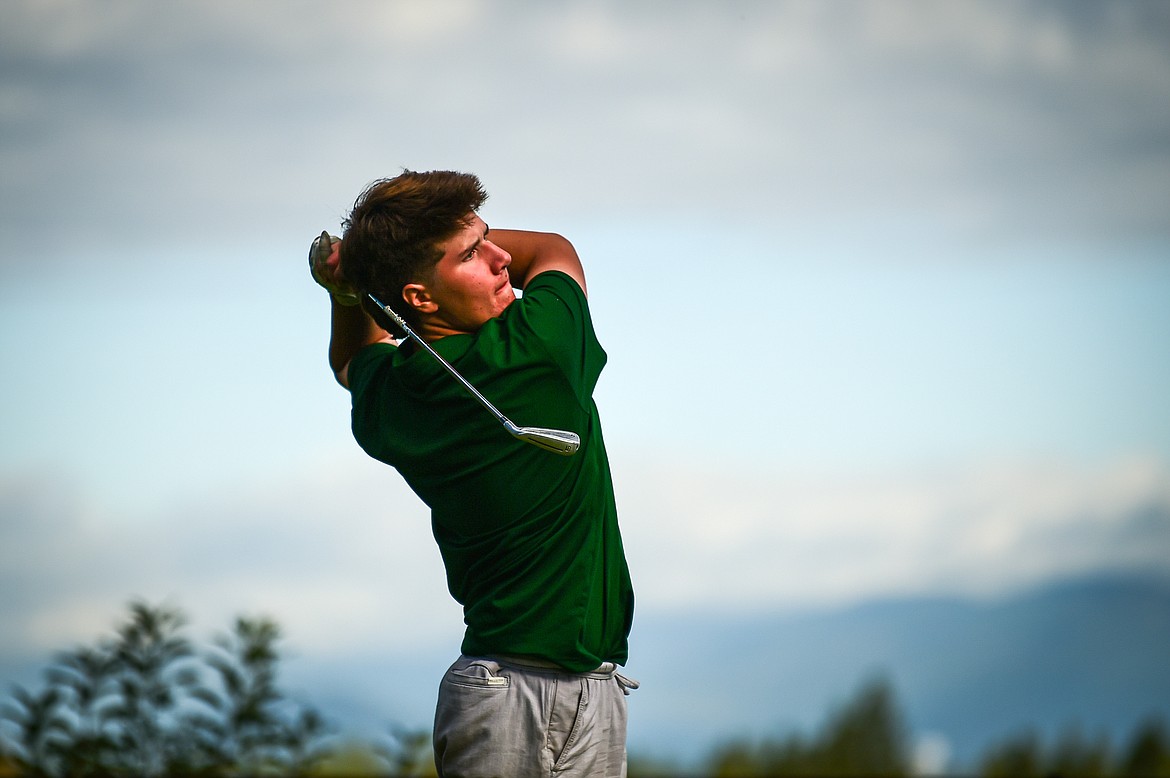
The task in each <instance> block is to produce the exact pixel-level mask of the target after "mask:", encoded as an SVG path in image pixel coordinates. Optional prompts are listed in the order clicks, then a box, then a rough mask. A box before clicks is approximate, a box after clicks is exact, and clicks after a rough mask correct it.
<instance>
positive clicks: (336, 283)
mask: <svg viewBox="0 0 1170 778" xmlns="http://www.w3.org/2000/svg"><path fill="white" fill-rule="evenodd" d="M340 248H341V238H339V237H337V236H336V235H330V234H329V231H328V230H326V231H325V232H322V233H321V234H320V235H318V236H317V237H316V238H314V239H313V243H312V245H311V246H309V272H311V273H312V274H313V280H314V281H316V282H317V283H318V284H320V285H321V286H322V287H324V288H325V290H326V291H328V292H329V294H331V295H333V299H334V300H336V301H337V302H338V303H340V304H341V305H357V304H358V303H359V302H360V300H359V299H358V296H357V293H356V292H355V291H354V289H353V287H352V286H350V284H349V282H348V281H346V280H345V276H344V275H342V272H341V254H340V251H339V250H340Z"/></svg>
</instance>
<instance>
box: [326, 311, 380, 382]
mask: <svg viewBox="0 0 1170 778" xmlns="http://www.w3.org/2000/svg"><path fill="white" fill-rule="evenodd" d="M329 299H330V305H332V307H333V310H332V312H331V314H330V318H331V330H330V337H329V367H330V368H332V369H333V374H334V375H335V376H336V377H337V381H338V383H340V384H341V385H342V386H344V387H346V388H347V389H348V388H349V377H348V373H349V363H350V360H352V359H353V358H354V357H355V356H356V355H357V353H358V352H359V351H361V350H362V349H363V348H365V347H366V346H368V345H370V344H371V343H383V342H385V343H394V342H395V341H394V338H393V337H391V336H390V334H389V333H387V332H386V331H385V330H384V329H382V328H381V327H379V326H378V325H377V324H375V323H374V320H373V319H371V318H370V315H369V314H368V313H366V312H365V311H364V310H362V307H361V306H360V305H342V304H341V303H339V302H337V300H335V299H333V297H332V296H330V298H329Z"/></svg>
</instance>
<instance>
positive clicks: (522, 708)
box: [434, 656, 638, 778]
mask: <svg viewBox="0 0 1170 778" xmlns="http://www.w3.org/2000/svg"><path fill="white" fill-rule="evenodd" d="M636 688H638V684H637V682H635V681H632V680H630V679H628V678H625V677H624V676H622V675H620V674H619V673H618V672H617V666H616V665H614V664H612V663H608V662H607V663H605V664H603V665H601V667H598V668H597V669H596V670H594V671H591V672H587V673H570V672H569V671H567V670H565V669H563V668H559V667H557V666H556V665H553V664H549V663H547V662H541V661H539V660H533V659H527V658H519V657H502V656H496V657H470V656H461V657H459V659H458V660H456V662H455V663H454V664H453V665H451V667H450V669H448V670H447V673H446V674H445V675H444V676H443V681H442V683H440V684H439V704H438V706H437V707H436V709H435V732H434V745H435V765H436V767H437V768H438V772H439V776H440V777H441V778H490V777H491V776H499V778H528V777H529V776H532V777H533V778H537V777H538V776H539V777H540V778H549V777H550V776H553V775H555V776H557V778H572V777H575V776H590V778H593V776H597V778H624V776H625V774H626V695H628V694H629V693H630V689H636Z"/></svg>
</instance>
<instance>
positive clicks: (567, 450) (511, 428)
mask: <svg viewBox="0 0 1170 778" xmlns="http://www.w3.org/2000/svg"><path fill="white" fill-rule="evenodd" d="M367 296H368V297H369V298H370V300H371V302H373V303H374V305H376V306H378V308H380V309H381V310H382V311H383V312H385V314H386V315H387V316H389V317H390V318H391V320H393V322H394V323H395V324H396V325H397V326H398V327H399V328H400V329H401V330H402V331H403V332H404V333H406V336H407V337H408V338H413V339H414V342H415V343H417V344H419V345H420V346H422V347H423V348H424V349H426V350H427V351H428V352H429V353H430V355H431V356H432V357H434V358H435V359H436V360H438V362H439V364H440V365H442V366H443V367H444V368H446V369H447V372H448V373H450V374H451V375H452V376H454V377H455V378H456V379H457V380H458V381H459V383H461V384H463V387H464V388H465V389H466V390H467V391H468V392H470V393H471V396H472V397H474V398H475V399H476V400H479V403H480V405H482V406H483V407H484V408H486V409H487V410H488V411H490V412H491V414H492V415H493V416H495V417H496V419H497V420H498V421H499V422H500V424H503V425H504V429H506V430H507V431H508V432H509V434H511V435H512V436H513V437H515V438H517V439H519V440H523V441H524V442H525V443H531V444H533V445H534V446H538V447H540V448H543V449H545V450H546V451H552V452H553V453H556V454H561V455H563V456H570V455H572V454H574V453H575V452H576V451H577V449H578V447H580V445H581V438H580V436H578V435H577V433H575V432H566V431H564V430H553V429H545V428H542V427H517V426H516V425H515V424H513V423H512V421H511V419H509V418H508V417H507V416H505V415H504V414H503V413H501V412H500V410H499V409H498V408H496V406H494V405H492V404H491V402H489V401H488V399H487V398H486V397H484V396H483V395H482V394H480V393H479V390H478V389H476V388H475V387H474V386H472V385H471V382H470V381H468V380H467V379H466V378H464V377H463V376H462V375H461V374H460V373H459V371H458V370H456V369H455V367H454V366H453V365H452V364H451V363H450V362H448V361H447V360H446V359H444V358H443V356H442V355H441V354H439V352H437V351H435V349H434V348H432V347H431V344H429V343H427V342H426V341H425V340H423V339H422V337H420V336H419V335H418V333H416V332H415V331H414V330H413V329H411V327H410V325H409V324H407V323H406V320H405V319H403V318H402V317H401V316H400V315H399V314H398V312H397V311H395V310H394V309H393V308H391V307H390V306H388V305H386V304H385V303H383V302H382V301H381V300H379V299H378V298H377V297H375V296H374V295H373V294H369V295H367Z"/></svg>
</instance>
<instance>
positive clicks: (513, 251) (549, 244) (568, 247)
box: [487, 229, 585, 289]
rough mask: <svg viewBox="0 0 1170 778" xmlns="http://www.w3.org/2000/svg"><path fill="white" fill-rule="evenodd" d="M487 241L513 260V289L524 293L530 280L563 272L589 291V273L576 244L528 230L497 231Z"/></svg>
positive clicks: (489, 234) (511, 266) (554, 235)
mask: <svg viewBox="0 0 1170 778" xmlns="http://www.w3.org/2000/svg"><path fill="white" fill-rule="evenodd" d="M487 239H488V240H490V241H491V242H492V243H494V244H496V245H497V246H499V247H500V248H502V249H503V250H504V251H506V252H508V254H510V255H511V257H512V264H510V265H508V273H509V275H510V276H511V277H512V286H515V287H517V288H519V289H523V288H524V286H525V284H527V283H528V281H529V280H531V279H532V278H533V276H536V275H537V274H539V273H543V272H544V271H546V270H561V271H563V272H565V273H567V274H568V275H569V276H571V277H572V278H573V279H575V280H576V281H577V283H578V284H580V285H581V288H582V289H584V288H585V271H584V270H583V269H582V267H581V260H580V258H579V257H578V256H577V250H576V249H575V248H573V244H572V243H570V242H569V241H568V240H566V239H565V238H563V237H561V236H560V235H557V234H556V233H552V232H529V231H527V230H497V229H493V230H491V232H489V233H488V236H487Z"/></svg>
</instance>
